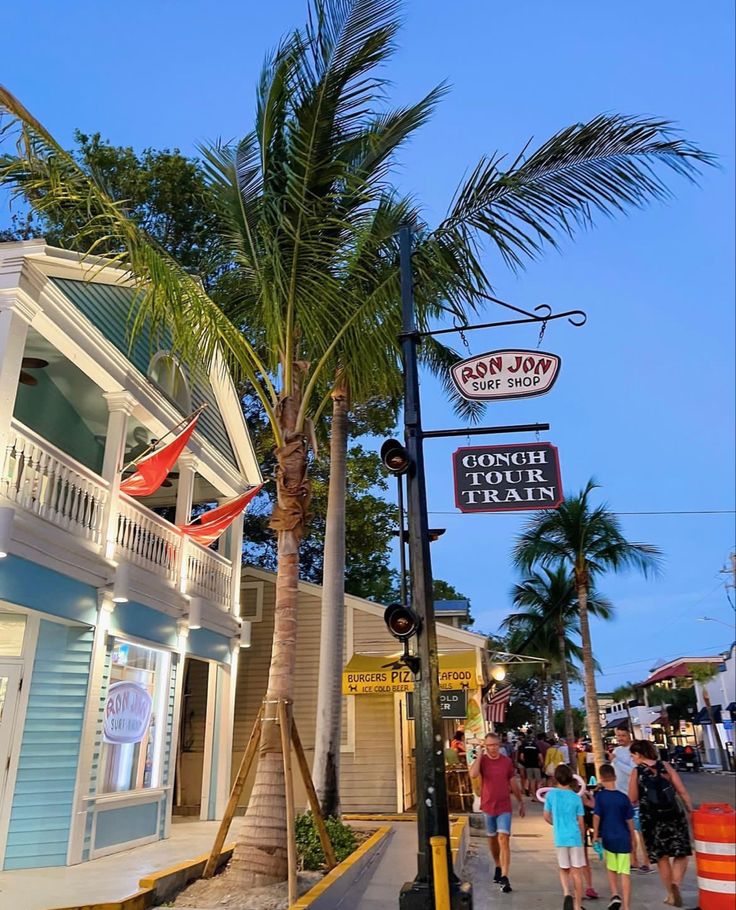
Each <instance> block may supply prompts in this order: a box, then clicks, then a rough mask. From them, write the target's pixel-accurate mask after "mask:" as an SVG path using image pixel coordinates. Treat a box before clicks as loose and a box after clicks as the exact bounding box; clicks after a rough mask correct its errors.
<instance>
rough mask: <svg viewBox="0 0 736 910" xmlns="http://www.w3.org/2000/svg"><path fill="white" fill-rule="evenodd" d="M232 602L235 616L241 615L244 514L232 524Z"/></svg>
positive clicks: (229, 541) (230, 539) (230, 541)
mask: <svg viewBox="0 0 736 910" xmlns="http://www.w3.org/2000/svg"><path fill="white" fill-rule="evenodd" d="M228 543H229V545H230V552H229V556H230V562H231V564H232V572H231V574H230V604H231V610H232V613H233V616H240V578H241V575H242V571H243V516H242V514H241V515H238V517H237V518H236V519H235V521H234V522H233V523H232V524H231V525H230V538H229V540H228Z"/></svg>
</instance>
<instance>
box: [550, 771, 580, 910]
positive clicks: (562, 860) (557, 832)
mask: <svg viewBox="0 0 736 910" xmlns="http://www.w3.org/2000/svg"><path fill="white" fill-rule="evenodd" d="M554 777H555V781H556V782H557V786H556V788H555V789H554V790H550V792H549V793H548V794H547V796H546V798H545V800H544V820H545V821H546V822H547V824H548V825H552V831H553V833H554V841H555V847H556V849H557V865H558V866H559V867H560V883H561V885H562V891H563V893H564V895H565V900H564V902H563V904H562V907H563V910H573V908H574V910H583V869H584V868H585V865H586V862H585V846H584V844H585V822H584V820H583V817H584V815H585V810H584V809H583V801H582V799H580V797H579V796H578V795H577V793H575V792H574V790H573V789H572V783H573V780H574V778H573V773H572V771H571V770H570V768H568V766H567V765H558V766H557V767H556V768H555V773H554ZM571 892H573V893H574V898H573V893H571Z"/></svg>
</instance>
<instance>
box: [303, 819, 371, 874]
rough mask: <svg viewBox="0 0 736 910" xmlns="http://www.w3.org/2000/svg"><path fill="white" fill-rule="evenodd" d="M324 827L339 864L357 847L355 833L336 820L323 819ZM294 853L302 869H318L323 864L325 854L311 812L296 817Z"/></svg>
mask: <svg viewBox="0 0 736 910" xmlns="http://www.w3.org/2000/svg"><path fill="white" fill-rule="evenodd" d="M325 825H326V827H327V833H328V834H329V836H330V841H331V843H332V848H333V850H334V851H335V856H336V858H337V861H338V863H341V862H342V861H343V860H344V859H346V858H347V857H348V856H350V854H351V853H353V851H354V850H355V848H356V847H357V846H358V841H357V838H356V837H355V832H354V831H353V829H352V828H350V827H349V826H348V825H345V824H343V822H341V821H340V819H338V818H331V817H330V818H327V819H325ZM296 851H297V853H298V855H299V864H300V866H301V868H302V869H307V870H313V869H319V868H320V867H321V866H323V865H324V863H325V854H324V851H323V850H322V844H320V842H319V835H318V834H317V828H316V826H315V824H314V819H313V817H312V813H311V812H305V813H304V814H303V815H297V817H296Z"/></svg>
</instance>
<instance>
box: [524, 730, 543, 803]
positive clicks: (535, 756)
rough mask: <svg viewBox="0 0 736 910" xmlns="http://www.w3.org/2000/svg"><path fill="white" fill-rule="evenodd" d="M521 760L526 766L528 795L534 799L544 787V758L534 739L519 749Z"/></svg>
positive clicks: (525, 742) (527, 741) (525, 774)
mask: <svg viewBox="0 0 736 910" xmlns="http://www.w3.org/2000/svg"><path fill="white" fill-rule="evenodd" d="M519 760H520V762H521V764H522V765H523V766H524V779H525V789H526V795H527V796H531V797H532V799H533V798H534V794H535V793H536V791H537V789H538V788H539V787H541V786H542V756H541V755H540V754H539V749H538V748H537V746H536V743H535V742H534V740H532V739H527V740H525V741H524V744H523V745H522V746H521V747H520V749H519Z"/></svg>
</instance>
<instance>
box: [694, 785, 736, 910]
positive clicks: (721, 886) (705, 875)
mask: <svg viewBox="0 0 736 910" xmlns="http://www.w3.org/2000/svg"><path fill="white" fill-rule="evenodd" d="M693 834H694V835H695V865H696V867H697V872H698V889H699V891H700V898H699V904H700V910H733V908H734V906H736V810H734V808H733V807H732V806H729V805H728V803H703V805H702V806H701V807H700V808H699V809H696V810H695V811H694V812H693Z"/></svg>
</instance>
